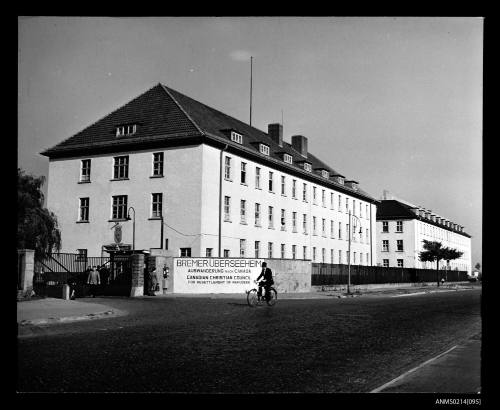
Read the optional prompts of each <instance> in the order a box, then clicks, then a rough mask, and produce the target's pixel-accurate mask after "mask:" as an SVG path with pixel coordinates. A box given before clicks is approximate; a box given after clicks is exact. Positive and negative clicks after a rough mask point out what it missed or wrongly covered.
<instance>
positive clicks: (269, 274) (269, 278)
mask: <svg viewBox="0 0 500 410" xmlns="http://www.w3.org/2000/svg"><path fill="white" fill-rule="evenodd" d="M260 278H263V279H264V280H262V281H260V282H259V279H260ZM256 281H257V282H259V291H258V292H257V296H258V300H260V298H261V296H262V287H264V291H265V293H264V295H268V294H269V288H270V287H271V286H272V285H273V284H274V280H273V271H272V270H271V269H269V268H268V267H267V263H266V262H262V272H261V273H260V275H259V277H258V278H257V280H256Z"/></svg>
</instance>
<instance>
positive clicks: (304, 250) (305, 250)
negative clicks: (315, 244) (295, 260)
mask: <svg viewBox="0 0 500 410" xmlns="http://www.w3.org/2000/svg"><path fill="white" fill-rule="evenodd" d="M302 259H307V246H303V247H302Z"/></svg>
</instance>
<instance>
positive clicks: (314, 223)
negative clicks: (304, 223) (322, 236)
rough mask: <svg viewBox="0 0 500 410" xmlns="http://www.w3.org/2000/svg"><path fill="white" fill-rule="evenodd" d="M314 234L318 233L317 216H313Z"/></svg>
mask: <svg viewBox="0 0 500 410" xmlns="http://www.w3.org/2000/svg"><path fill="white" fill-rule="evenodd" d="M313 235H316V217H315V216H313Z"/></svg>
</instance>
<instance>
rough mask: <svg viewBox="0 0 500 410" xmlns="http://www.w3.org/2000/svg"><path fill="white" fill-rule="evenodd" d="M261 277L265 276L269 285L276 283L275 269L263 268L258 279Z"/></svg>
mask: <svg viewBox="0 0 500 410" xmlns="http://www.w3.org/2000/svg"><path fill="white" fill-rule="evenodd" d="M260 278H264V280H265V281H266V282H267V284H268V285H272V284H273V283H274V280H273V271H272V270H271V269H269V268H267V267H266V268H265V269H263V270H262V272H261V273H260V275H259V277H258V278H257V280H260Z"/></svg>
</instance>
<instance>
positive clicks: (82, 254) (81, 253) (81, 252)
mask: <svg viewBox="0 0 500 410" xmlns="http://www.w3.org/2000/svg"><path fill="white" fill-rule="evenodd" d="M77 252H78V256H77V257H76V261H77V262H85V263H87V249H77Z"/></svg>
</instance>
